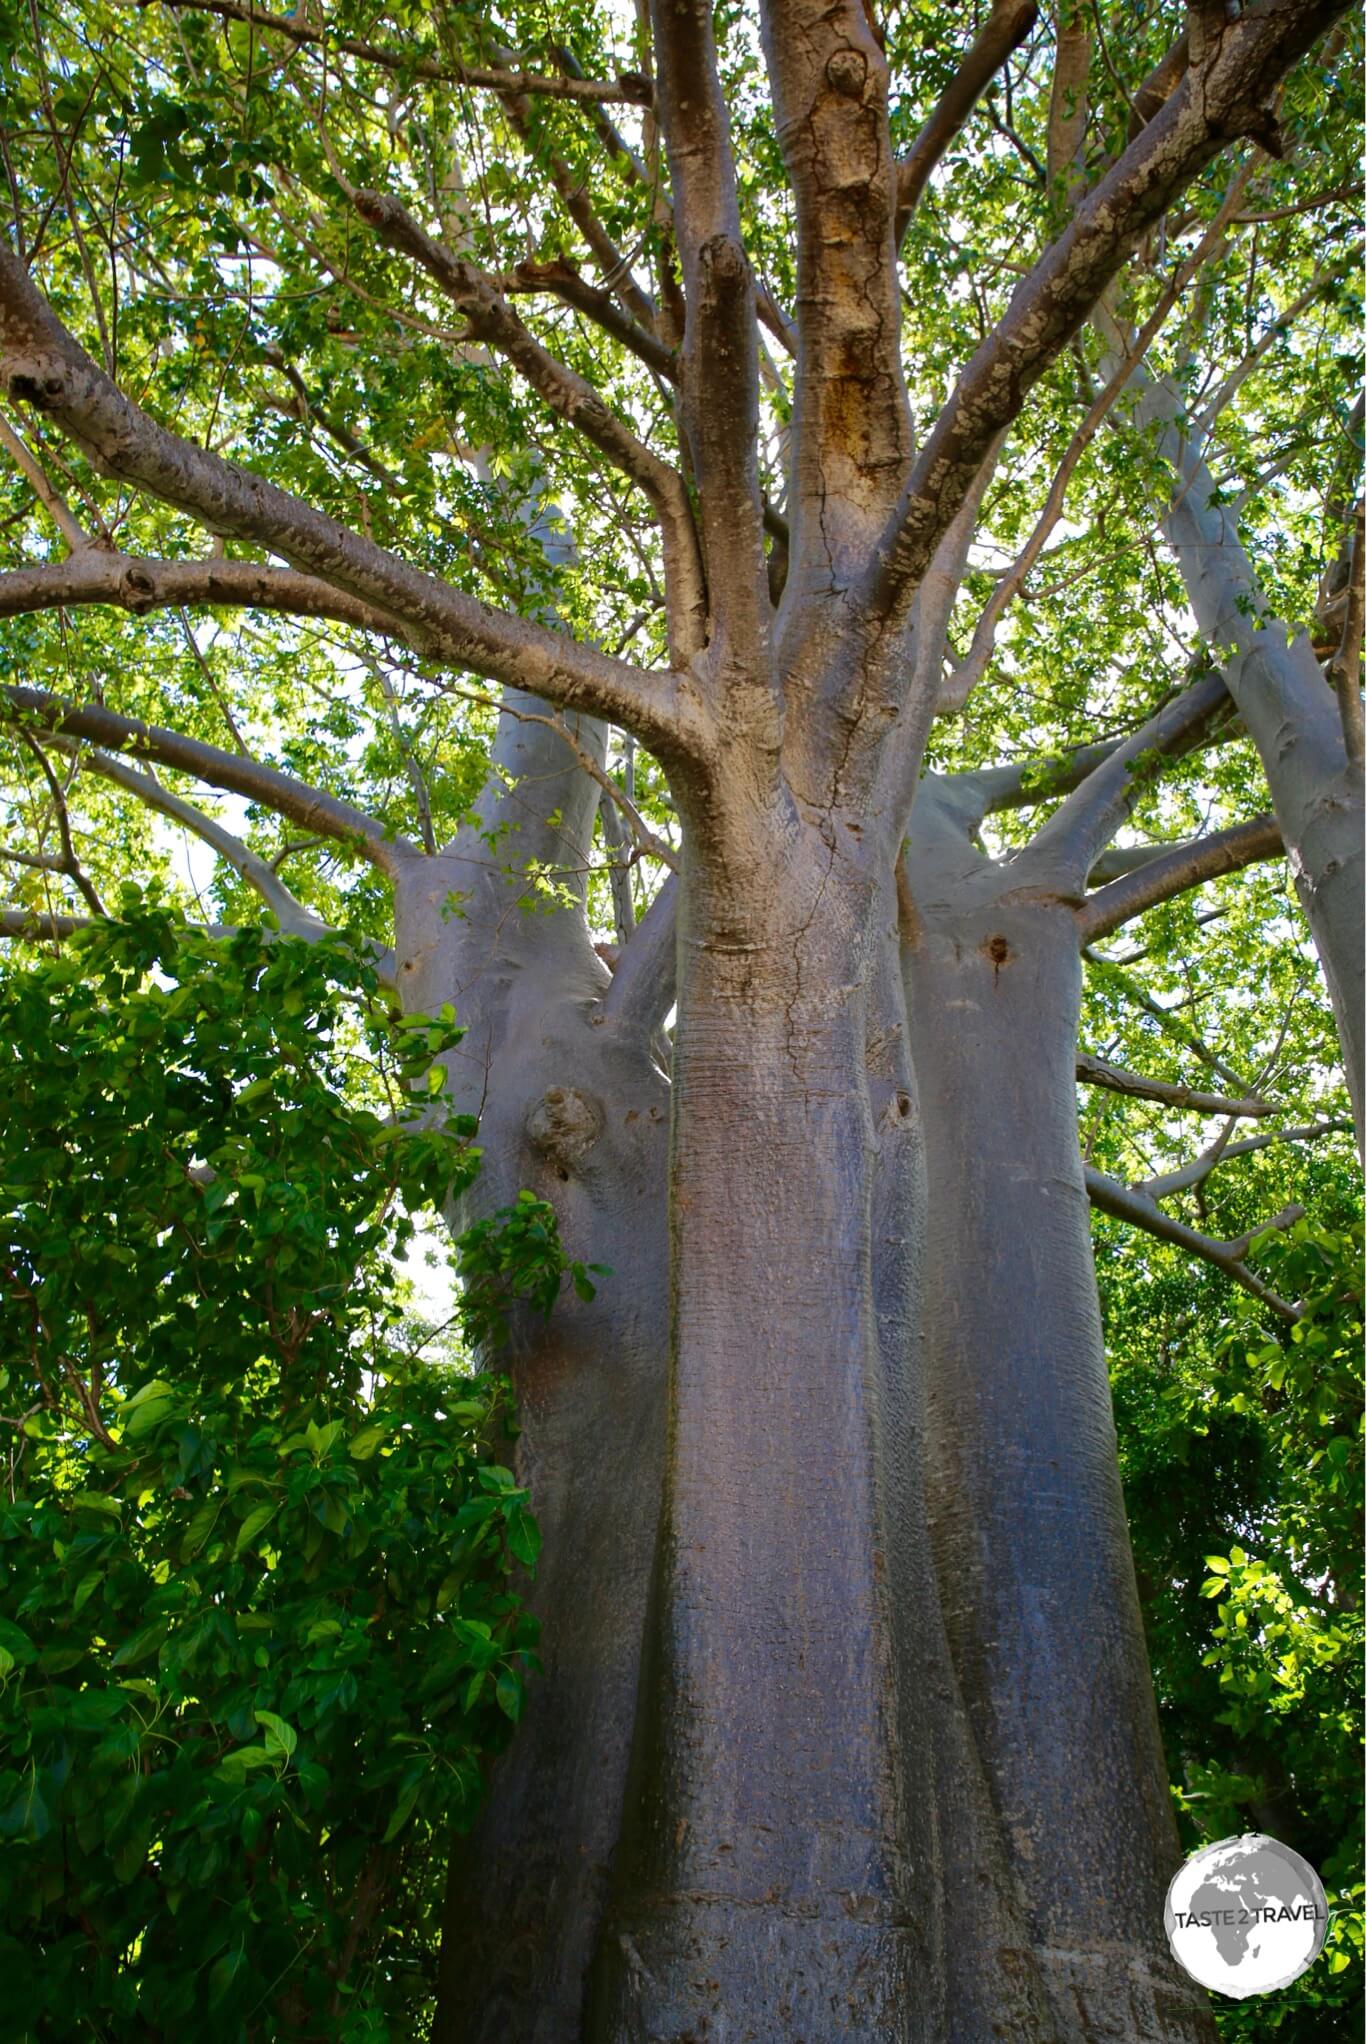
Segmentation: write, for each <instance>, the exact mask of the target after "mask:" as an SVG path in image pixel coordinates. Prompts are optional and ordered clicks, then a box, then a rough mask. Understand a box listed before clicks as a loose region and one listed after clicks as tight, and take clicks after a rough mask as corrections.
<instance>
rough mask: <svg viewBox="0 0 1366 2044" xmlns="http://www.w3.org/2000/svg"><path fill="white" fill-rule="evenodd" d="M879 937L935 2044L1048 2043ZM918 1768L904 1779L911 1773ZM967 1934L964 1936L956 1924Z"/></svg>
mask: <svg viewBox="0 0 1366 2044" xmlns="http://www.w3.org/2000/svg"><path fill="white" fill-rule="evenodd" d="M887 896H888V898H887V900H886V902H885V904H884V905H883V908H882V911H881V916H880V921H881V928H880V930H879V932H878V959H877V969H876V973H875V976H874V982H873V989H872V1006H871V1011H870V1014H869V1025H868V1053H867V1064H868V1078H869V1092H870V1098H871V1104H872V1110H873V1125H874V1129H875V1131H876V1145H875V1154H874V1164H873V1202H872V1211H873V1246H872V1282H873V1298H874V1303H875V1307H876V1313H877V1327H878V1342H879V1349H880V1355H881V1368H882V1382H883V1386H884V1399H885V1418H886V1433H887V1439H888V1443H889V1453H888V1460H889V1465H890V1467H891V1469H892V1471H893V1478H892V1496H891V1498H890V1500H889V1509H888V1512H887V1566H888V1573H889V1576H890V1580H891V1581H892V1583H893V1584H894V1585H895V1586H896V1587H895V1592H894V1595H893V1599H892V1619H893V1628H894V1637H895V1640H896V1649H897V1655H898V1659H899V1662H900V1664H901V1665H902V1666H907V1667H913V1668H914V1669H915V1671H916V1675H915V1680H914V1681H913V1682H903V1683H902V1684H901V1685H900V1689H899V1702H900V1705H901V1710H902V1719H903V1729H902V1749H903V1751H904V1752H905V1753H907V1754H913V1755H918V1754H919V1753H920V1752H921V1751H922V1750H923V1751H924V1752H926V1753H927V1754H928V1758H929V1765H930V1768H931V1770H932V1774H933V1803H932V1808H933V1816H934V1854H935V1858H934V1864H935V1867H936V1869H937V1875H938V1888H939V1906H940V1915H941V1919H942V1923H943V1926H944V1937H943V1948H942V1968H943V1972H942V1981H941V1982H939V1983H936V1984H937V1986H938V1987H939V1990H940V1991H941V1992H942V1997H943V2000H942V2018H941V2022H942V2028H941V2033H940V2034H941V2035H942V2037H943V2039H944V2044H979V2040H981V2039H983V2038H991V2037H1001V2038H1009V2039H1011V2040H1012V2044H1052V2040H1054V2039H1055V2038H1056V2035H1057V2032H1056V2028H1055V2024H1054V2021H1053V2015H1052V2010H1051V2006H1050V2004H1049V2000H1048V1995H1047V1992H1046V1989H1045V1987H1044V1984H1043V1978H1042V1974H1041V1972H1040V1969H1039V1966H1038V1964H1037V1962H1036V1960H1035V1958H1034V1954H1033V1953H1032V1951H1031V1950H1030V1948H1029V1936H1028V1932H1027V1930H1026V1927H1025V1917H1024V1909H1023V1906H1022V1901H1021V1897H1020V1894H1019V1890H1018V1887H1017V1885H1016V1881H1015V1877H1014V1873H1013V1870H1012V1867H1011V1865H1010V1859H1009V1855H1008V1853H1007V1851H1006V1848H1005V1843H1004V1840H1003V1838H1002V1835H1001V1827H1000V1824H999V1822H998V1820H997V1818H996V1814H995V1811H994V1810H993V1808H992V1803H991V1796H990V1791H989V1787H988V1783H987V1780H986V1777H985V1774H984V1773H983V1769H982V1764H981V1758H980V1755H979V1754H978V1751H977V1745H976V1741H975V1739H974V1737H973V1732H972V1727H971V1725H970V1723H969V1721H968V1717H967V1713H966V1711H965V1709H964V1706H963V1698H962V1692H961V1690H960V1688H959V1683H958V1674H957V1670H956V1669H955V1667H954V1664H953V1658H952V1655H951V1653H950V1650H949V1644H948V1638H947V1634H946V1632H945V1628H944V1620H943V1614H942V1611H941V1607H940V1591H939V1583H938V1579H937V1574H936V1570H935V1564H934V1555H933V1550H932V1546H931V1541H930V1532H929V1521H928V1517H927V1511H926V1479H925V1434H926V1413H925V1351H926V1328H925V1315H924V1311H923V1288H924V1282H925V1215H926V1200H927V1188H926V1171H925V1140H924V1128H923V1123H922V1118H921V1113H920V1108H919V1103H918V1098H917V1088H916V1081H915V1075H914V1072H913V1070H912V1066H911V1059H910V1042H909V1026H908V1016H907V1011H906V999H905V989H904V983H903V979H902V974H901V968H900V957H899V947H898V940H897V922H898V916H897V909H896V902H895V890H894V889H893V888H892V887H891V885H890V882H889V885H888V888H887ZM913 1771H914V1769H913ZM966 1925H971V1927H972V1928H971V1935H970V1936H967V1935H964V1931H963V1927H964V1926H966Z"/></svg>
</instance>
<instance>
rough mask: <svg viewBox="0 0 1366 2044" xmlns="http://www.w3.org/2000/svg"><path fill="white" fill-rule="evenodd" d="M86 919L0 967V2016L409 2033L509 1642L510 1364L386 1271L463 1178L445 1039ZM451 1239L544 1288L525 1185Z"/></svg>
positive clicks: (309, 952) (222, 2028) (264, 957)
mask: <svg viewBox="0 0 1366 2044" xmlns="http://www.w3.org/2000/svg"><path fill="white" fill-rule="evenodd" d="M125 910H126V916H125V919H124V920H123V921H122V922H119V923H114V924H110V925H109V926H108V927H107V928H105V929H103V930H102V931H100V932H99V933H97V934H94V935H92V937H91V938H90V940H89V941H88V942H86V943H84V944H83V945H81V946H79V947H77V948H75V949H74V950H73V951H72V952H71V953H70V954H69V955H68V956H67V957H65V958H63V959H61V960H56V961H45V962H43V963H41V964H39V965H36V966H31V967H27V968H24V969H21V970H18V971H16V972H14V973H12V974H7V975H6V976H5V977H4V978H3V980H0V1043H3V1046H4V1050H3V1059H4V1071H3V1080H2V1081H0V1084H2V1085H3V1090H4V1094H5V1098H6V1102H7V1108H8V1112H7V1115H6V1117H5V1121H4V1136H3V1139H2V1141H3V1148H0V1185H2V1186H3V1194H2V1195H0V1196H2V1197H3V1211H4V1236H5V1252H4V1253H5V1262H4V1285H3V1292H2V1293H0V1350H2V1352H3V1358H4V1370H3V1375H0V1387H3V1388H2V1389H0V1417H3V1421H4V1427H5V1436H4V1442H3V1452H4V1456H5V1469H4V1482H3V1494H2V1495H0V1836H2V1837H3V1840H4V1850H3V1853H0V2037H4V2038H5V2039H7V2040H15V2039H19V2038H32V2039H34V2040H39V2039H43V2040H52V2044H58V2040H64V2039H67V2038H71V2037H74V2036H76V2035H78V2034H79V2035H87V2034H88V2035H91V2036H98V2037H101V2038H108V2039H115V2038H118V2039H130V2040H131V2039H135V2038H144V2037H162V2036H164V2037H171V2036H184V2035H186V2034H189V2033H190V2032H192V2031H193V2032H194V2033H196V2034H199V2035H201V2036H204V2037H206V2038H213V2039H224V2040H229V2039H237V2038H244V2037H262V2036H276V2035H278V2036H282V2037H283V2036H289V2035H293V2034H296V2033H297V2034H299V2035H301V2036H308V2037H312V2038H319V2037H337V2038H348V2039H353V2038H354V2039H358V2038H362V2037H364V2038H381V2037H388V2036H392V2037H395V2038H397V2037H409V2036H412V2035H414V2034H415V2031H416V2027H417V2024H418V2022H419V2017H420V2011H421V2009H422V2007H423V2005H424V2003H425V2000H426V1998H427V1995H428V1993H429V1990H430V1977H429V1960H430V1956H431V1952H430V1945H431V1938H430V1932H429V1928H428V1915H429V1911H430V1907H431V1904H432V1900H433V1896H434V1893H435V1892H436V1891H437V1889H438V1887H439V1883H440V1879H441V1875H442V1871H443V1866H444V1854H443V1846H444V1840H445V1838H446V1837H447V1835H448V1833H449V1829H450V1827H451V1826H452V1825H455V1826H458V1827H459V1826H464V1825H465V1824H467V1823H468V1822H469V1821H470V1819H471V1817H472V1815H473V1813H474V1811H475V1809H476V1807H477V1805H478V1802H479V1798H480V1793H481V1785H482V1774H481V1770H482V1767H483V1764H484V1762H485V1761H486V1760H487V1759H488V1758H489V1757H490V1756H491V1755H493V1754H494V1753H496V1752H497V1751H498V1750H499V1748H500V1747H501V1746H502V1744H503V1743H504V1741H505V1739H506V1738H507V1736H508V1735H509V1733H510V1731H511V1729H512V1726H513V1724H514V1723H515V1721H516V1719H517V1718H518V1716H519V1714H520V1711H521V1704H522V1695H523V1685H524V1682H525V1679H526V1676H527V1674H528V1672H529V1671H530V1670H532V1669H533V1668H534V1666H535V1656H534V1644H535V1633H536V1627H535V1623H534V1621H533V1620H531V1619H530V1618H529V1617H528V1616H526V1615H525V1613H524V1612H523V1610H522V1607H521V1603H520V1600H519V1597H518V1594H517V1591H516V1587H515V1582H514V1581H513V1577H514V1576H515V1573H516V1571H517V1569H518V1568H519V1567H522V1566H531V1565H534V1562H535V1559H536V1553H537V1548H538V1545H539V1535H538V1532H537V1529H536V1526H535V1522H534V1520H533V1519H532V1518H531V1516H530V1514H529V1511H528V1508H527V1500H526V1494H525V1492H523V1491H521V1490H518V1489H517V1488H516V1486H515V1484H514V1481H513V1479H512V1477H511V1476H510V1474H509V1473H508V1471H507V1469H506V1468H504V1467H503V1466H502V1465H501V1463H500V1462H499V1461H498V1460H497V1459H495V1458H496V1450H497V1444H498V1441H499V1438H500V1437H501V1436H503V1435H504V1434H505V1431H506V1428H507V1426H508V1425H509V1424H510V1421H511V1415H510V1412H509V1408H508V1399H507V1394H506V1391H505V1389H504V1388H503V1387H502V1385H501V1384H500V1383H499V1382H498V1381H497V1380H494V1379H490V1378H487V1377H484V1378H470V1377H468V1376H465V1375H462V1374H461V1372H460V1370H459V1369H457V1368H455V1367H452V1366H451V1365H449V1364H447V1365H446V1366H442V1365H441V1364H440V1363H439V1362H438V1361H434V1360H433V1356H432V1353H431V1345H430V1342H429V1340H427V1338H426V1337H427V1336H428V1335H429V1333H430V1330H428V1329H425V1328H424V1327H422V1326H421V1325H420V1324H418V1323H415V1322H414V1321H413V1319H412V1317H411V1316H410V1315H405V1313H404V1311H403V1309H402V1303H401V1294H402V1280H401V1277H400V1275H399V1273H398V1270H397V1268H396V1266H395V1264H394V1262H393V1257H394V1254H395V1253H396V1252H399V1253H401V1252H402V1250H403V1248H404V1247H405V1245H406V1244H408V1243H409V1242H410V1241H411V1238H412V1233H413V1219H412V1217H413V1215H415V1214H419V1213H421V1212H422V1211H423V1210H424V1209H428V1208H431V1207H433V1206H440V1205H441V1203H442V1202H443V1200H445V1199H446V1198H447V1197H448V1196H449V1195H450V1193H451V1192H452V1190H454V1189H458V1188H459V1187H460V1186H461V1185H462V1184H464V1183H467V1182H468V1180H469V1179H470V1177H471V1176H472V1175H473V1172H474V1170H475V1169H476V1162H477V1153H476V1152H475V1151H474V1149H473V1148H472V1146H471V1144H470V1140H469V1138H470V1134H471V1130H470V1128H469V1126H468V1125H467V1124H465V1123H463V1122H461V1121H460V1120H458V1119H457V1118H456V1117H454V1116H452V1115H450V1114H449V1113H448V1112H447V1111H446V1110H445V1109H444V1107H443V1106H442V1104H441V1102H440V1099H439V1089H440V1084H441V1080H442V1069H441V1067H440V1065H439V1064H438V1063H436V1062H434V1059H435V1055H436V1053H437V1052H438V1051H440V1050H442V1049H446V1048H449V1047H450V1046H451V1044H452V1043H453V1042H454V1041H455V1040H456V1038H457V1037H458V1035H459V1032H458V1030H456V1029H454V1028H453V1027H452V1026H451V1021H450V1018H449V1017H447V1018H446V1019H444V1020H441V1019H438V1020H435V1021H432V1022H426V1021H424V1020H422V1019H421V1018H417V1019H414V1018H412V1017H409V1018H407V1019H406V1021H405V1022H404V1023H403V1024H402V1025H401V1026H395V1025H394V1024H393V1023H392V1022H391V1021H390V1019H389V1017H388V1015H387V1013H386V1011H385V1009H384V1007H383V1005H382V1004H381V1003H379V1002H378V1001H377V998H376V983H375V976H374V972H373V969H372V968H371V967H370V965H369V964H368V963H366V962H365V960H364V958H363V956H361V955H360V954H359V953H358V952H356V951H355V950H354V949H352V948H351V947H350V946H348V945H347V944H345V943H344V942H341V941H338V942H336V943H329V944H325V945H320V946H313V947H310V946H308V945H305V944H302V943H298V942H286V941H280V940H277V939H272V938H271V937H270V935H269V934H268V933H265V934H263V933H260V932H258V931H253V930H244V931H242V932H240V933H239V934H237V935H235V936H233V937H231V938H229V939H221V940H211V939H208V938H205V937H202V936H198V935H195V934H193V933H192V932H190V931H188V930H187V929H186V928H185V927H184V926H183V924H181V923H180V921H179V919H178V918H177V917H175V916H173V915H171V914H170V913H168V912H166V911H164V910H162V909H159V908H156V907H154V906H152V907H149V906H145V905H143V904H141V903H140V902H139V901H138V899H137V898H136V896H132V895H130V897H129V898H128V899H127V901H126V902H125ZM414 1089H415V1090H416V1093H417V1095H418V1096H419V1099H420V1100H421V1101H422V1102H425V1103H428V1104H426V1105H424V1106H419V1105H417V1104H411V1105H410V1104H409V1102H410V1100H411V1099H412V1095H413V1092H414ZM470 1264H471V1268H470V1272H469V1275H470V1280H471V1283H470V1296H471V1298H472V1299H473V1300H475V1301H477V1302H478V1314H479V1318H480V1322H481V1331H485V1332H486V1331H487V1324H488V1323H489V1321H490V1320H491V1319H492V1320H496V1319H497V1317H498V1316H499V1315H500V1313H501V1311H502V1309H503V1307H504V1306H505V1304H506V1301H507V1299H508V1298H509V1296H511V1295H514V1294H515V1295H518V1296H526V1297H532V1298H534V1299H535V1300H538V1301H539V1302H540V1303H541V1304H542V1305H543V1306H548V1305H549V1303H550V1302H551V1300H553V1298H554V1295H555V1293H556V1292H557V1290H558V1288H559V1284H560V1279H561V1275H562V1272H563V1270H564V1263H563V1259H562V1257H561V1256H560V1253H559V1249H558V1243H557V1241H556V1237H555V1234H554V1219H553V1215H551V1214H550V1213H549V1211H548V1210H547V1209H544V1208H540V1207H538V1206H537V1205H536V1203H535V1202H532V1201H530V1200H525V1201H523V1202H522V1203H521V1204H520V1206H519V1208H518V1209H517V1210H516V1211H515V1212H513V1213H511V1214H508V1215H504V1216H497V1217H495V1218H494V1219H493V1220H492V1221H490V1222H485V1223H483V1224H482V1225H481V1227H480V1228H479V1230H478V1232H477V1233H476V1234H475V1235H474V1237H473V1239H472V1241H471V1244H470ZM573 1275H574V1277H575V1280H576V1282H577V1283H578V1284H579V1285H580V1287H587V1286H588V1285H589V1283H590V1281H589V1280H588V1279H587V1277H586V1276H585V1274H584V1273H583V1272H582V1271H578V1270H576V1271H575V1272H574V1273H573Z"/></svg>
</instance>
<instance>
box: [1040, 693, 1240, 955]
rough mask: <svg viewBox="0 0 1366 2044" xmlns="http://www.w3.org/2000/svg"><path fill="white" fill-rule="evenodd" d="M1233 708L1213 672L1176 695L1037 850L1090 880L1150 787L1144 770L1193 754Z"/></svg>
mask: <svg viewBox="0 0 1366 2044" xmlns="http://www.w3.org/2000/svg"><path fill="white" fill-rule="evenodd" d="M1227 705H1228V694H1227V691H1226V689H1225V687H1224V678H1223V676H1222V675H1221V674H1207V675H1205V676H1204V677H1203V679H1202V680H1200V681H1197V682H1195V683H1194V684H1193V686H1192V687H1190V688H1188V689H1185V690H1184V691H1183V692H1182V693H1181V694H1180V695H1179V696H1174V697H1173V698H1172V699H1171V700H1170V701H1169V702H1167V703H1165V704H1164V705H1163V707H1162V708H1161V709H1160V710H1159V711H1158V712H1157V714H1156V715H1155V716H1153V717H1150V718H1149V719H1148V721H1147V723H1146V724H1144V725H1142V726H1141V727H1140V728H1139V729H1138V730H1137V731H1135V733H1134V735H1133V737H1132V738H1128V739H1126V740H1125V742H1124V743H1123V745H1120V746H1117V747H1116V748H1115V750H1114V751H1113V752H1111V753H1110V754H1109V756H1108V757H1107V758H1106V759H1105V760H1104V761H1103V762H1102V764H1101V765H1099V766H1098V767H1097V768H1096V769H1095V771H1094V772H1093V773H1091V774H1089V775H1088V776H1087V778H1086V779H1085V780H1084V781H1083V782H1082V783H1081V784H1080V786H1079V787H1077V788H1076V789H1075V790H1074V791H1073V793H1072V794H1070V795H1069V796H1068V797H1067V799H1066V801H1064V802H1062V803H1061V804H1060V805H1059V807H1058V808H1057V809H1055V810H1054V812H1053V814H1052V815H1051V816H1050V817H1049V819H1048V821H1047V822H1046V823H1045V824H1044V826H1043V828H1042V829H1041V830H1040V831H1039V832H1038V834H1037V836H1036V837H1035V838H1034V840H1033V844H1034V847H1035V848H1036V849H1038V850H1039V851H1043V850H1045V849H1046V850H1047V851H1048V852H1049V853H1050V854H1052V855H1053V856H1055V857H1060V858H1061V859H1062V860H1063V861H1065V862H1066V863H1067V865H1068V866H1069V867H1070V868H1071V869H1072V870H1073V871H1074V872H1075V873H1076V875H1077V877H1078V878H1079V879H1084V877H1085V876H1086V874H1088V873H1089V872H1090V870H1091V868H1092V866H1093V865H1094V864H1095V861H1096V857H1097V854H1098V853H1099V851H1100V849H1101V847H1102V846H1103V845H1105V844H1107V843H1108V842H1109V840H1110V839H1111V838H1112V837H1113V836H1114V834H1115V832H1116V831H1117V830H1118V829H1119V827H1120V825H1121V824H1122V823H1123V821H1124V819H1125V817H1126V816H1127V815H1128V814H1129V811H1130V809H1131V808H1132V806H1133V803H1134V800H1135V797H1136V796H1137V795H1138V793H1139V792H1140V790H1141V788H1142V786H1143V785H1144V779H1145V778H1146V777H1145V776H1144V775H1142V774H1140V773H1139V771H1138V769H1139V768H1140V766H1142V765H1144V764H1145V763H1146V762H1147V761H1149V760H1157V759H1170V758H1172V757H1173V756H1175V755H1177V754H1179V753H1181V752H1187V751H1189V750H1190V749H1191V747H1192V746H1194V745H1196V744H1198V743H1199V741H1200V739H1201V738H1202V737H1203V736H1204V734H1205V733H1206V732H1207V731H1208V729H1209V726H1210V725H1211V723H1212V722H1213V721H1214V719H1215V718H1216V717H1217V716H1218V715H1219V713H1220V711H1221V710H1223V709H1225V708H1226V707H1227ZM1145 870H1150V869H1145ZM1114 884H1115V885H1116V886H1123V885H1126V884H1128V883H1126V882H1122V881H1117V882H1115V883H1114ZM1110 927H1113V925H1111V926H1110Z"/></svg>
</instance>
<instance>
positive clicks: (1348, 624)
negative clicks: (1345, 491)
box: [1328, 501, 1366, 767]
mask: <svg viewBox="0 0 1366 2044" xmlns="http://www.w3.org/2000/svg"><path fill="white" fill-rule="evenodd" d="M1364 576H1366V502H1362V501H1359V502H1358V504H1357V508H1356V516H1355V518H1354V520H1353V524H1352V539H1351V544H1350V546H1349V548H1348V553H1347V589H1346V596H1347V602H1346V606H1345V613H1344V616H1343V620H1342V637H1341V638H1340V639H1339V640H1338V644H1337V650H1336V652H1335V653H1334V655H1333V658H1332V660H1331V661H1330V662H1329V665H1328V682H1329V685H1330V686H1331V688H1332V689H1333V692H1334V694H1335V695H1336V696H1337V699H1338V714H1339V716H1340V717H1341V719H1342V737H1343V743H1344V745H1345V747H1346V751H1347V757H1348V759H1349V760H1350V761H1351V763H1352V765H1353V766H1358V767H1359V766H1360V765H1361V764H1362V762H1363V760H1364V759H1366V722H1364V721H1363V717H1362V709H1361V629H1362V607H1363V595H1364V594H1366V592H1364V591H1363V577H1364Z"/></svg>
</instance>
